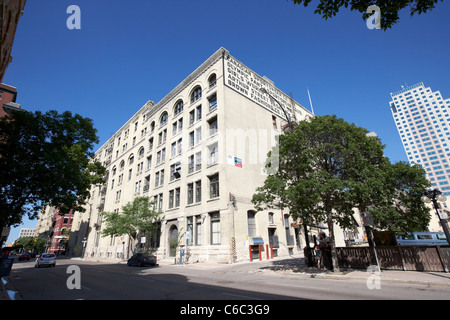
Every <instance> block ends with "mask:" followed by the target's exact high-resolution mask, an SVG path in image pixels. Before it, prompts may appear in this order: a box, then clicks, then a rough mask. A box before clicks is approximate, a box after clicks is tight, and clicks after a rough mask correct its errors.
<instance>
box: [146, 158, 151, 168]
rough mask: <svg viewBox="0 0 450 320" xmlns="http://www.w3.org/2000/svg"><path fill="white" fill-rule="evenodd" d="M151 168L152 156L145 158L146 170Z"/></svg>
mask: <svg viewBox="0 0 450 320" xmlns="http://www.w3.org/2000/svg"><path fill="white" fill-rule="evenodd" d="M151 167H152V156H148V157H147V170H148V169H151Z"/></svg>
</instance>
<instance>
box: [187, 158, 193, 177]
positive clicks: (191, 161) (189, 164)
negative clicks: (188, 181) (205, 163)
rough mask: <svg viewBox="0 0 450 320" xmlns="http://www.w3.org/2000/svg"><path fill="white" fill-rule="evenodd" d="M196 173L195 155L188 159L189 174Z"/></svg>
mask: <svg viewBox="0 0 450 320" xmlns="http://www.w3.org/2000/svg"><path fill="white" fill-rule="evenodd" d="M192 172H194V155H192V156H189V158H188V174H189V173H192Z"/></svg>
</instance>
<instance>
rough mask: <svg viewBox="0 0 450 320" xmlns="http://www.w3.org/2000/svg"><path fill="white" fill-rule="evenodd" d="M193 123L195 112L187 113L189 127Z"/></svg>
mask: <svg viewBox="0 0 450 320" xmlns="http://www.w3.org/2000/svg"><path fill="white" fill-rule="evenodd" d="M194 122H195V110H192V111H189V125H191V124H193V123H194Z"/></svg>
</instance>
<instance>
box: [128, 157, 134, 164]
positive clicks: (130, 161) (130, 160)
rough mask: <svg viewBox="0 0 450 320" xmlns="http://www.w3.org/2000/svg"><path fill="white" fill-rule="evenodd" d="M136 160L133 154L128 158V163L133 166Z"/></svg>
mask: <svg viewBox="0 0 450 320" xmlns="http://www.w3.org/2000/svg"><path fill="white" fill-rule="evenodd" d="M133 162H134V156H133V155H131V156H130V158H129V159H128V164H129V165H130V166H131V165H132V164H133Z"/></svg>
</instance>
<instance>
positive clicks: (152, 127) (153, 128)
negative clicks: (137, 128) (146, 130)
mask: <svg viewBox="0 0 450 320" xmlns="http://www.w3.org/2000/svg"><path fill="white" fill-rule="evenodd" d="M153 131H155V121H152V124H151V125H150V132H153Z"/></svg>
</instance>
